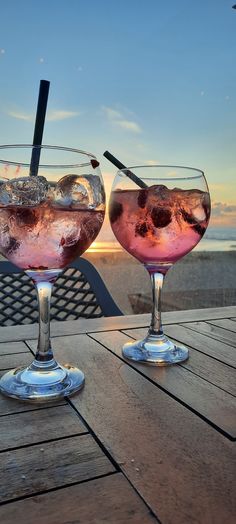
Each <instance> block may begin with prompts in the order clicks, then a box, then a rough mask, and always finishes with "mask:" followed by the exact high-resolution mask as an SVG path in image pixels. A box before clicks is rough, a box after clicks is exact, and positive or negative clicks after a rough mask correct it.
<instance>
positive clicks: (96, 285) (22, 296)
mask: <svg viewBox="0 0 236 524" xmlns="http://www.w3.org/2000/svg"><path fill="white" fill-rule="evenodd" d="M118 315H123V313H122V311H121V310H120V309H119V307H118V306H117V305H116V304H115V302H114V300H113V298H112V296H111V295H110V293H109V291H108V289H107V288H106V286H105V284H104V282H103V280H102V278H101V276H100V275H99V273H98V271H97V270H96V269H95V267H94V266H93V265H92V264H91V263H90V262H89V261H88V260H86V259H84V258H78V259H77V260H75V261H74V262H73V263H72V264H70V265H69V266H68V267H67V268H66V269H65V270H64V271H63V272H62V273H61V274H60V275H59V276H58V278H57V280H56V282H55V284H54V286H53V292H52V298H51V315H50V318H51V320H76V319H77V318H80V317H83V318H98V317H108V316H118ZM35 322H38V303H37V294H36V290H35V288H34V285H33V283H32V281H31V279H30V278H29V277H28V275H26V274H25V273H24V272H23V270H21V269H19V268H18V267H17V266H15V265H14V264H12V263H11V262H5V261H1V262H0V326H13V325H16V324H33V323H35Z"/></svg>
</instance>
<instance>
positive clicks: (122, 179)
mask: <svg viewBox="0 0 236 524" xmlns="http://www.w3.org/2000/svg"><path fill="white" fill-rule="evenodd" d="M137 184H138V185H137ZM138 186H139V187H138ZM109 217H110V223H111V227H112V230H113V232H114V234H115V236H116V238H117V240H118V241H119V243H120V244H121V245H122V246H123V248H124V249H125V250H126V251H128V253H130V254H131V255H133V256H134V257H135V258H137V259H138V260H139V261H140V262H142V264H144V267H145V268H146V269H147V271H148V273H149V275H150V278H151V283H152V295H153V308H152V316H151V324H150V327H149V330H148V333H147V335H146V337H145V338H144V339H143V340H138V341H134V342H129V343H127V344H125V345H124V347H123V355H124V356H125V357H126V358H128V359H131V360H135V361H141V362H144V363H147V364H155V365H158V366H165V365H168V364H175V363H178V362H181V361H184V360H186V359H187V358H188V350H187V348H186V347H183V346H179V345H178V346H177V345H175V344H174V343H173V342H171V341H170V340H169V339H168V338H167V337H166V335H165V334H164V333H163V329H162V323H161V289H162V285H163V280H164V276H165V274H166V272H167V271H168V269H170V268H171V267H172V265H173V264H174V263H175V262H176V261H177V260H179V259H180V258H181V257H183V256H184V255H186V253H188V252H189V251H191V250H192V249H193V248H194V247H195V246H196V244H198V242H199V241H200V240H201V238H202V236H203V235H204V232H205V230H206V228H207V225H208V222H209V218H210V197H209V191H208V186H207V182H206V179H205V176H204V173H203V172H202V171H200V170H199V169H194V168H190V167H180V166H166V165H147V166H136V167H129V168H125V169H121V170H119V171H118V173H117V175H116V177H115V179H114V182H113V186H112V191H111V197H110V203H109ZM189 276H190V278H191V275H189Z"/></svg>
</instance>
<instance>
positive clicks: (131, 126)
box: [113, 120, 141, 133]
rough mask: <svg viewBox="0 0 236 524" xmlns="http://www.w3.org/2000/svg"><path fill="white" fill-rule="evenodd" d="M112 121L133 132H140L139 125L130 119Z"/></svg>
mask: <svg viewBox="0 0 236 524" xmlns="http://www.w3.org/2000/svg"><path fill="white" fill-rule="evenodd" d="M113 123H114V124H115V125H117V126H119V127H122V128H123V129H128V131H132V132H133V133H141V127H140V126H139V125H138V124H136V122H132V120H114V122H113Z"/></svg>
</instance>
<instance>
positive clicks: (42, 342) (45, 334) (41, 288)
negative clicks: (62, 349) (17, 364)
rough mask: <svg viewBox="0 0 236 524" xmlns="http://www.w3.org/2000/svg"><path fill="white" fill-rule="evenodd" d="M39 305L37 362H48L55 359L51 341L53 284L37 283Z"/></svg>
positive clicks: (35, 283)
mask: <svg viewBox="0 0 236 524" xmlns="http://www.w3.org/2000/svg"><path fill="white" fill-rule="evenodd" d="M34 285H35V287H36V290H37V295H38V303H39V338H38V347H37V353H36V356H35V360H37V361H39V362H48V361H51V360H52V359H53V353H52V348H51V341H50V300H51V293H52V286H53V283H52V282H36V281H34Z"/></svg>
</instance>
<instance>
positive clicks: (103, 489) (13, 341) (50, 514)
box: [0, 307, 236, 524]
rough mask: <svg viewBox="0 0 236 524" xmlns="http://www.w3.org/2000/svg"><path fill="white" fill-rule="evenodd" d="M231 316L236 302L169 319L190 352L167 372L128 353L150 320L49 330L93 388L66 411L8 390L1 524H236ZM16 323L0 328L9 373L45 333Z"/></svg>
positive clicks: (168, 328) (3, 411)
mask: <svg viewBox="0 0 236 524" xmlns="http://www.w3.org/2000/svg"><path fill="white" fill-rule="evenodd" d="M233 319H236V308H235V307H228V308H216V309H207V310H195V311H193V310H191V311H188V312H183V311H182V312H181V311H180V312H179V311H177V312H171V313H165V314H164V315H163V320H164V325H165V332H166V333H167V334H168V335H169V336H171V337H172V338H173V339H175V340H177V341H179V342H182V343H185V344H186V345H187V346H189V348H190V359H189V360H188V361H186V362H185V363H182V364H181V365H179V366H173V367H168V368H156V367H153V366H145V365H142V364H134V363H132V364H131V363H130V362H128V361H125V360H124V359H123V357H122V355H121V347H122V345H123V343H124V342H126V341H127V340H130V337H134V338H136V336H142V335H143V334H144V333H146V331H147V327H148V325H149V320H150V315H136V316H127V317H114V318H111V319H109V318H106V319H97V320H95V321H94V320H92V321H91V320H82V321H72V322H58V323H55V324H54V325H52V333H53V334H54V339H53V346H54V348H55V355H56V357H57V358H58V360H59V361H61V362H66V361H67V362H72V363H74V364H75V365H76V364H77V365H78V366H79V367H80V368H81V369H82V370H83V371H84V372H85V376H86V384H85V387H84V389H83V390H82V391H81V392H80V393H79V394H77V395H75V396H73V397H71V400H70V403H69V404H68V403H67V404H66V401H61V402H58V403H57V404H55V405H51V404H50V406H43V405H39V406H37V405H35V404H26V403H24V402H17V401H16V400H13V399H7V398H5V397H3V396H2V395H0V423H1V431H0V435H1V445H0V499H1V500H2V502H3V503H6V504H4V505H3V506H2V507H1V508H0V522H1V523H3V524H13V520H14V522H15V520H16V519H17V521H18V523H19V524H31V523H32V522H35V523H36V524H44V523H45V524H72V522H73V524H100V523H103V522H104V523H105V522H107V523H108V524H118V523H119V524H128V523H131V524H146V523H149V522H150V523H151V522H161V523H162V524H173V523H175V524H183V523H184V524H185V523H190V522H191V524H192V523H193V524H222V523H225V522H227V524H233V523H235V521H236V486H235V484H236V480H235V470H236V456H235V443H234V442H233V440H232V439H233V438H235V424H234V421H235V419H236V417H235V397H234V395H235V389H236V387H235V382H236V381H235V382H234V373H235V370H234V369H233V366H235V365H236V357H235V353H236V352H235V348H234V347H233V346H234V339H235V325H236V324H235V320H233ZM206 326H207V327H206ZM14 328H15V327H13V328H12V327H11V328H2V329H0V340H1V341H2V343H0V361H1V366H2V369H7V368H8V366H9V367H11V366H12V367H15V366H16V365H18V363H20V364H22V363H23V360H24V359H25V358H27V357H28V358H29V359H30V361H31V360H32V354H31V352H30V351H29V349H28V348H29V346H30V347H31V350H32V351H35V349H36V345H37V340H36V339H37V326H16V329H14ZM204 329H205V331H204ZM79 333H81V334H79ZM87 333H88V335H87ZM61 335H65V336H61ZM30 339H32V340H30ZM4 341H5V342H4ZM4 366H7V367H6V368H5V367H4ZM79 414H81V417H82V418H81V417H80V416H79ZM91 432H92V433H91ZM94 437H95V438H94ZM110 458H111V459H110ZM119 470H121V471H120V472H119ZM140 495H141V497H140ZM149 507H150V508H151V509H152V511H153V513H155V516H156V517H155V516H154V515H153V514H151V513H150V511H149V509H148V508H149Z"/></svg>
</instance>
